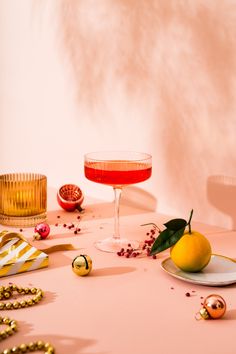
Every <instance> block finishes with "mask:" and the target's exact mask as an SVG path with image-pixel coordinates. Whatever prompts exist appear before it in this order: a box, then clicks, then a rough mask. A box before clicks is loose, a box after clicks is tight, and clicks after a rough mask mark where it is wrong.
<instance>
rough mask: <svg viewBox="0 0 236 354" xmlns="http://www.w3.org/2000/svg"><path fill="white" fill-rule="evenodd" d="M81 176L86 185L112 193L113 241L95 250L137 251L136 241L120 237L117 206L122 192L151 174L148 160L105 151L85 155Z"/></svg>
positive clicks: (139, 155) (144, 156)
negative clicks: (97, 185)
mask: <svg viewBox="0 0 236 354" xmlns="http://www.w3.org/2000/svg"><path fill="white" fill-rule="evenodd" d="M84 173H85V176H86V178H87V179H89V180H90V181H93V182H96V183H101V184H106V185H109V186H112V187H113V189H114V193H115V201H114V204H115V230H114V235H113V237H109V238H107V239H105V240H101V241H98V242H97V243H96V247H97V248H99V249H101V250H103V251H107V252H117V251H118V250H120V249H121V248H122V247H123V248H125V247H126V248H127V245H128V244H131V246H132V247H134V248H136V247H137V241H131V240H128V239H126V238H125V239H124V238H121V237H120V232H119V203H120V196H121V191H122V188H123V187H125V186H127V185H130V184H134V183H140V182H144V181H146V180H147V179H148V178H149V177H150V176H151V174H152V157H151V155H149V154H145V153H139V152H130V151H127V152H122V151H105V152H94V153H89V154H86V155H85V159H84Z"/></svg>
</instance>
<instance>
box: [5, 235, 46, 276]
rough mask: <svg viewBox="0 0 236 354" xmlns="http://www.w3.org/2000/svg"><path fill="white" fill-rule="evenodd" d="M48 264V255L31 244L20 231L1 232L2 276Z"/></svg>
mask: <svg viewBox="0 0 236 354" xmlns="http://www.w3.org/2000/svg"><path fill="white" fill-rule="evenodd" d="M47 266H48V255H47V254H46V253H44V252H42V251H40V250H38V249H37V248H35V247H33V246H31V245H30V244H29V243H28V242H27V240H26V239H25V238H24V237H23V236H22V235H21V234H19V233H16V232H8V231H2V232H1V233H0V277H5V276H8V275H13V274H18V273H23V272H28V271H31V270H35V269H40V268H44V267H47Z"/></svg>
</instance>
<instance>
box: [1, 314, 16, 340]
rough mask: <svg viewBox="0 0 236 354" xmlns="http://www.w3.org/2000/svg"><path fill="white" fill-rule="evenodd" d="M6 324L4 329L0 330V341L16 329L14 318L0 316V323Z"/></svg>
mask: <svg viewBox="0 0 236 354" xmlns="http://www.w3.org/2000/svg"><path fill="white" fill-rule="evenodd" d="M2 324H3V325H6V326H7V328H6V329H5V330H2V331H0V341H1V340H3V339H5V338H7V337H9V336H11V335H12V334H13V333H15V332H16V331H17V324H16V321H15V320H11V319H10V318H8V317H0V325H2Z"/></svg>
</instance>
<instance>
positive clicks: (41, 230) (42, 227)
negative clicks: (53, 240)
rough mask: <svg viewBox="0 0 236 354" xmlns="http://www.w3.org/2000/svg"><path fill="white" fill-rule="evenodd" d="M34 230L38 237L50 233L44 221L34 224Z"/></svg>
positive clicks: (44, 236)
mask: <svg viewBox="0 0 236 354" xmlns="http://www.w3.org/2000/svg"><path fill="white" fill-rule="evenodd" d="M34 232H35V233H36V234H37V235H39V236H40V238H43V239H45V238H47V237H48V235H49V233H50V226H49V225H48V224H47V223H46V222H42V223H39V224H37V225H36V226H35V228H34Z"/></svg>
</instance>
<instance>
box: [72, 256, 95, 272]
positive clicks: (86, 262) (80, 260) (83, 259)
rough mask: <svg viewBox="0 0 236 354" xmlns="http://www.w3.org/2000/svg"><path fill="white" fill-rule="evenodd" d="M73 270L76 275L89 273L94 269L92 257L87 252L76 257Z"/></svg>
mask: <svg viewBox="0 0 236 354" xmlns="http://www.w3.org/2000/svg"><path fill="white" fill-rule="evenodd" d="M72 270H73V272H74V273H75V274H76V275H80V276H84V275H88V274H89V273H90V272H91V270H92V259H91V258H90V257H89V256H88V255H87V254H80V255H79V256H77V257H75V258H74V260H73V262H72Z"/></svg>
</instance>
